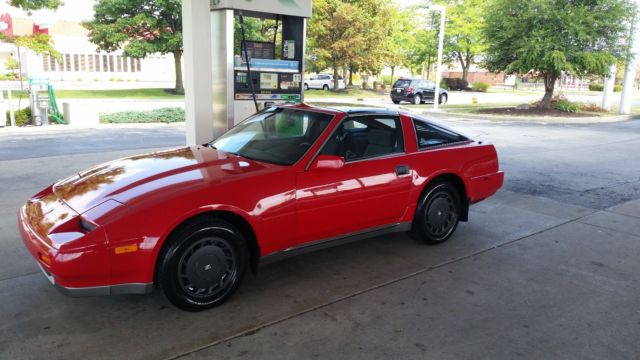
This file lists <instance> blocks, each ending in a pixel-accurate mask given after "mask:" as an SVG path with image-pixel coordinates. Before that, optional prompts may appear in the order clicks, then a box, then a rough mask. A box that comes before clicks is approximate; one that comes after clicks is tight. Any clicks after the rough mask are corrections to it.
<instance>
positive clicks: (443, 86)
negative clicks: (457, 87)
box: [440, 79, 449, 90]
mask: <svg viewBox="0 0 640 360" xmlns="http://www.w3.org/2000/svg"><path fill="white" fill-rule="evenodd" d="M440 88H441V89H445V90H449V85H447V82H446V81H444V79H442V80H440Z"/></svg>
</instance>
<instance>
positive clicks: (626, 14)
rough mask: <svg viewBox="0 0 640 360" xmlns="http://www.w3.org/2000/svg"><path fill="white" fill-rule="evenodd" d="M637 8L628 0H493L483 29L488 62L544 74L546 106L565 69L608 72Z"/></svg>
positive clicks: (579, 72)
mask: <svg viewBox="0 0 640 360" xmlns="http://www.w3.org/2000/svg"><path fill="white" fill-rule="evenodd" d="M634 12H635V8H632V7H631V5H630V3H629V2H628V1H627V0H572V1H566V0H528V1H521V0H492V1H490V2H489V4H488V7H487V11H486V15H485V18H486V25H485V27H484V31H483V33H484V36H485V40H486V42H487V45H488V47H487V54H486V59H485V62H486V64H485V66H486V67H487V69H488V70H490V71H494V72H500V71H505V72H507V73H509V74H513V73H521V74H525V73H529V74H532V75H534V76H539V77H541V78H543V79H544V84H545V94H544V97H543V99H542V101H541V102H540V104H539V106H540V107H541V108H545V109H548V108H550V107H551V100H552V98H553V92H554V88H555V83H556V81H557V80H558V78H559V77H560V75H561V74H563V73H566V74H570V75H576V76H586V75H599V76H604V75H606V74H607V72H608V67H609V65H610V64H613V63H614V62H615V61H616V57H620V56H622V55H623V53H624V49H625V44H626V43H627V42H626V41H624V39H625V38H626V37H627V26H628V24H629V21H630V15H632V14H633V13H634ZM621 39H622V40H623V41H621Z"/></svg>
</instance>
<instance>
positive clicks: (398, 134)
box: [320, 115, 404, 162]
mask: <svg viewBox="0 0 640 360" xmlns="http://www.w3.org/2000/svg"><path fill="white" fill-rule="evenodd" d="M403 152H404V137H403V135H402V125H401V122H400V118H398V117H395V116H373V115H372V116H358V117H349V118H347V119H345V120H343V121H342V123H340V125H338V127H337V128H336V130H335V131H334V132H333V134H332V135H331V138H329V140H328V141H327V143H326V144H325V146H324V148H323V149H322V151H321V152H320V153H321V154H323V155H336V156H342V157H343V158H344V159H345V161H347V162H350V161H357V160H364V159H370V158H377V157H381V156H386V155H390V154H394V153H403Z"/></svg>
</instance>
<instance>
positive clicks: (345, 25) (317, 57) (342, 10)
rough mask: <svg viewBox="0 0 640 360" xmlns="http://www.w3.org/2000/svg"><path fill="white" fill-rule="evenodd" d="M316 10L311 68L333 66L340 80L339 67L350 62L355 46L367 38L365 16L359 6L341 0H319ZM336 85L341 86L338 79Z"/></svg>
mask: <svg viewBox="0 0 640 360" xmlns="http://www.w3.org/2000/svg"><path fill="white" fill-rule="evenodd" d="M313 10H314V17H313V18H312V19H311V21H309V32H308V34H309V50H310V54H309V58H310V63H311V68H315V69H324V68H327V67H329V66H331V67H332V68H333V73H334V79H336V80H337V79H338V71H339V69H340V68H342V67H345V66H347V65H348V64H349V59H351V58H352V56H351V55H353V54H354V53H355V51H354V49H355V48H356V47H357V46H358V45H359V44H360V43H361V42H362V41H364V39H363V32H364V26H363V23H362V21H361V20H362V19H361V17H360V16H358V14H357V12H358V9H357V8H356V6H354V5H351V4H348V3H345V2H343V1H341V0H316V1H314V2H313ZM333 89H334V90H336V91H337V90H338V89H339V82H338V81H335V82H334V88H333Z"/></svg>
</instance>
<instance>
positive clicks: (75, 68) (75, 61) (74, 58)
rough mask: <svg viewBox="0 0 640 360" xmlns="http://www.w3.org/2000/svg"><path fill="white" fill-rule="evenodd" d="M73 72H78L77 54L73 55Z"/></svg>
mask: <svg viewBox="0 0 640 360" xmlns="http://www.w3.org/2000/svg"><path fill="white" fill-rule="evenodd" d="M73 71H80V57H79V56H78V54H73Z"/></svg>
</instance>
